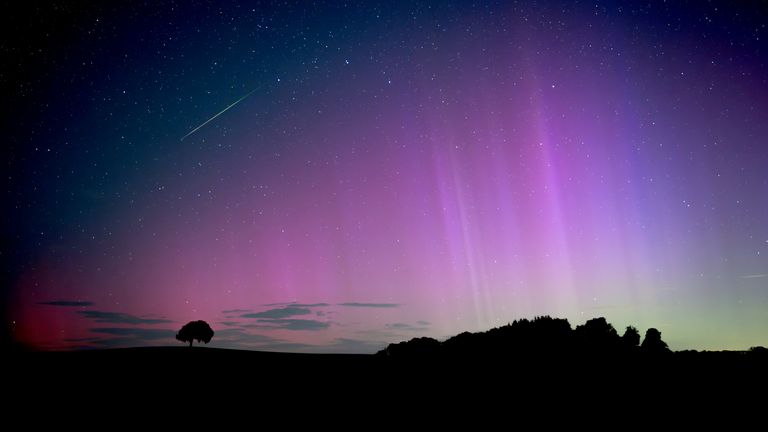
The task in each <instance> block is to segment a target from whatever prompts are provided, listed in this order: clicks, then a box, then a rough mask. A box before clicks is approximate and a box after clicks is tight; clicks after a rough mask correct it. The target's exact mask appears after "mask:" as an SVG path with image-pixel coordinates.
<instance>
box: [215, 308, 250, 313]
mask: <svg viewBox="0 0 768 432" xmlns="http://www.w3.org/2000/svg"><path fill="white" fill-rule="evenodd" d="M250 311H251V309H228V310H223V311H221V313H225V314H233V313H243V312H250Z"/></svg>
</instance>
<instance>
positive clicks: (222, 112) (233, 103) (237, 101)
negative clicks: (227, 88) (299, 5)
mask: <svg viewBox="0 0 768 432" xmlns="http://www.w3.org/2000/svg"><path fill="white" fill-rule="evenodd" d="M256 90H257V89H253V90H251V91H249V92H248V93H247V94H246V95H245V96H243V97H241V98H240V99H238V100H236V101H234V102H232V104H231V105H230V106H228V107H226V108H224V109H223V110H221V111H219V113H218V114H216V115H215V116H213V117H211V118H209V119H208V120H206V121H204V122H203V124H201V125H200V126H198V127H196V128H194V129H192V131H190V132H189V133H188V134H186V135H184V136H183V137H181V140H180V141H184V138H186V137H188V136H190V135H192V134H193V133H195V132H197V130H198V129H200V128H201V127H203V126H205V125H207V124H208V123H210V122H211V121H213V119H215V118H216V117H218V116H220V115H222V114H224V113H225V112H227V110H228V109H230V108H232V107H233V106H235V105H237V104H239V103H240V102H242V101H243V99H245V98H247V97H248V96H250V95H252V94H253V92H255V91H256Z"/></svg>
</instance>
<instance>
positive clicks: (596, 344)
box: [575, 317, 621, 353]
mask: <svg viewBox="0 0 768 432" xmlns="http://www.w3.org/2000/svg"><path fill="white" fill-rule="evenodd" d="M575 333H576V340H577V342H578V348H579V349H580V350H582V351H583V352H585V353H607V352H613V351H617V350H618V349H619V347H620V343H621V338H619V334H618V333H617V332H616V329H615V328H613V326H612V325H611V324H610V323H609V322H608V321H606V320H605V318H603V317H600V318H592V319H591V320H589V321H587V322H585V323H584V324H583V325H580V326H577V327H576V330H575Z"/></svg>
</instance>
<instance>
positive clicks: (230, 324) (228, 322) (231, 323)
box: [219, 321, 240, 327]
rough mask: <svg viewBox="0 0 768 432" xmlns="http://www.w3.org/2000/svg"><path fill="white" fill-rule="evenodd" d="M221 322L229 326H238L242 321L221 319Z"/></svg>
mask: <svg viewBox="0 0 768 432" xmlns="http://www.w3.org/2000/svg"><path fill="white" fill-rule="evenodd" d="M219 324H221V325H225V326H228V327H237V326H239V325H240V323H239V322H236V321H219Z"/></svg>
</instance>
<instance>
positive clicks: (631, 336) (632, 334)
mask: <svg viewBox="0 0 768 432" xmlns="http://www.w3.org/2000/svg"><path fill="white" fill-rule="evenodd" d="M621 342H622V343H623V344H624V346H625V347H626V348H628V349H635V348H637V346H638V345H640V332H639V331H637V329H636V328H634V327H633V326H627V329H626V330H624V334H623V335H622V336H621Z"/></svg>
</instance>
